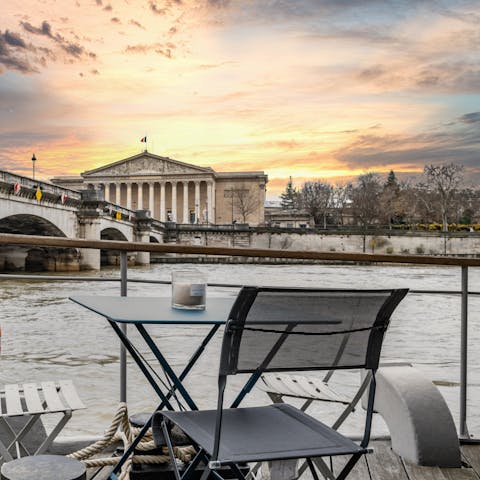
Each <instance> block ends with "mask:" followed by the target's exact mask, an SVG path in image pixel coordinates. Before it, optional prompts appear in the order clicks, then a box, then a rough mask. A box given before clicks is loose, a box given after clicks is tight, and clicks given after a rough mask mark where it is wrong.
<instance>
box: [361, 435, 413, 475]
mask: <svg viewBox="0 0 480 480" xmlns="http://www.w3.org/2000/svg"><path fill="white" fill-rule="evenodd" d="M370 446H371V447H372V448H373V449H374V452H373V454H370V455H367V456H366V460H367V464H368V467H369V469H370V475H371V477H372V480H408V476H407V473H406V472H405V468H404V467H403V463H402V461H401V460H400V458H399V457H398V455H396V454H395V453H394V452H393V451H392V449H391V446H390V442H371V444H370Z"/></svg>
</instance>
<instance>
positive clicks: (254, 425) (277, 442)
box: [152, 404, 367, 464]
mask: <svg viewBox="0 0 480 480" xmlns="http://www.w3.org/2000/svg"><path fill="white" fill-rule="evenodd" d="M216 415H217V411H216V410H203V411H192V412H171V411H162V412H157V413H156V414H155V416H154V418H153V423H152V429H153V435H154V440H155V443H156V444H159V445H161V444H162V443H163V434H162V430H161V422H162V419H163V417H165V418H167V419H169V420H171V421H172V422H173V423H174V424H176V425H178V426H179V427H180V428H181V429H182V430H183V431H184V432H185V433H186V434H187V435H188V436H189V437H190V438H191V439H192V440H193V442H195V443H197V444H198V445H200V446H201V447H203V448H204V449H205V450H206V452H207V453H208V454H212V451H213V444H214V436H215V434H214V429H215V420H216ZM366 452H367V450H366V449H365V448H362V447H360V446H359V445H357V444H356V443H354V442H353V441H352V440H350V439H349V438H346V437H344V436H343V435H341V434H339V433H338V432H336V431H335V430H332V429H331V428H330V427H328V426H327V425H325V424H323V423H321V422H319V421H318V420H316V419H314V418H312V417H310V416H309V415H307V414H306V413H304V412H302V411H301V410H299V409H297V408H295V407H293V406H291V405H288V404H274V405H269V406H265V407H252V408H233V409H232V408H231V409H225V410H223V420H222V433H221V437H220V452H219V457H218V461H219V462H220V463H221V464H226V463H241V462H252V461H267V460H282V459H289V458H292V459H293V458H304V457H320V456H323V455H329V456H333V455H348V454H354V453H366Z"/></svg>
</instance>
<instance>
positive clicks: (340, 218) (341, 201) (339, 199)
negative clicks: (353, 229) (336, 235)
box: [332, 183, 353, 225]
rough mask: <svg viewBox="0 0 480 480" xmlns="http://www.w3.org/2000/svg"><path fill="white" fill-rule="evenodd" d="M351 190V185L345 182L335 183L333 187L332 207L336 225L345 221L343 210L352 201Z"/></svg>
mask: <svg viewBox="0 0 480 480" xmlns="http://www.w3.org/2000/svg"><path fill="white" fill-rule="evenodd" d="M352 190H353V185H352V184H351V183H347V184H345V185H337V186H336V187H334V189H333V202H332V203H333V208H334V212H335V216H336V223H337V225H343V224H344V223H345V219H344V216H345V211H346V210H347V208H348V207H349V206H350V204H351V203H352V200H351V197H352Z"/></svg>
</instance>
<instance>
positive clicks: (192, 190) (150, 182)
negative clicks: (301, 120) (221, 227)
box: [52, 150, 268, 225]
mask: <svg viewBox="0 0 480 480" xmlns="http://www.w3.org/2000/svg"><path fill="white" fill-rule="evenodd" d="M267 182H268V178H267V175H265V173H264V172H216V171H215V170H213V169H212V168H209V167H198V166H196V165H191V164H188V163H184V162H179V161H178V160H173V159H171V158H168V157H162V156H159V155H154V154H152V153H150V152H147V151H146V150H145V151H144V152H142V153H140V154H138V155H134V156H133V157H129V158H125V159H123V160H119V161H118V162H114V163H110V164H108V165H105V166H103V167H99V168H95V169H94V170H88V171H86V172H83V173H82V174H80V176H78V177H77V176H76V177H55V178H53V179H52V183H54V184H56V185H61V186H63V187H67V188H71V189H74V190H84V189H99V190H103V191H104V193H105V200H106V201H108V202H112V203H116V204H118V205H122V206H123V207H126V208H128V209H131V210H146V209H148V210H150V211H151V214H152V216H153V218H156V219H158V220H160V221H162V222H165V221H173V222H177V223H203V224H211V223H213V224H229V223H233V222H238V223H249V224H250V225H259V224H262V223H263V222H264V203H265V191H266V184H267Z"/></svg>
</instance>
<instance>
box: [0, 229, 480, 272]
mask: <svg viewBox="0 0 480 480" xmlns="http://www.w3.org/2000/svg"><path fill="white" fill-rule="evenodd" d="M0 245H22V246H36V247H63V248H92V249H102V250H118V251H125V252H151V253H182V254H197V255H226V256H237V257H239V256H240V257H267V258H268V257H270V258H290V259H302V260H329V261H340V262H377V263H408V264H415V265H450V266H460V267H480V259H479V258H458V257H448V256H446V257H440V256H426V255H386V254H383V255H377V254H371V253H341V252H318V251H304V250H302V251H300V250H273V249H259V248H227V247H201V246H190V245H188V246H187V245H171V244H159V243H142V242H122V241H115V240H85V239H80V238H65V237H46V236H36V235H14V234H8V233H0Z"/></svg>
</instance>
